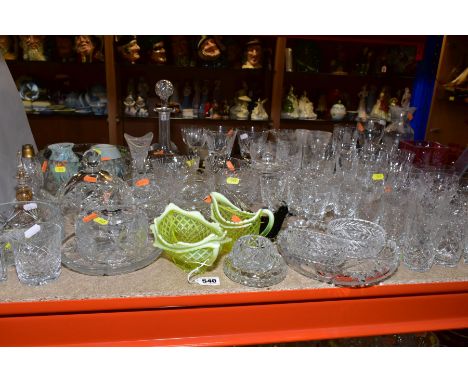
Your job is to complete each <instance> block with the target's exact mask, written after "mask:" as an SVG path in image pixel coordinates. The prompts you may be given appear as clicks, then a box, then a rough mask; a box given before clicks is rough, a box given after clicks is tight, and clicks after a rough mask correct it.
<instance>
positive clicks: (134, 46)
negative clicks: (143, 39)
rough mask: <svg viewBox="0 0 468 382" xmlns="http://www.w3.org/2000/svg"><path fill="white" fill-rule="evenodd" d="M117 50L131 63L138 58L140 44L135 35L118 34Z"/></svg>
mask: <svg viewBox="0 0 468 382" xmlns="http://www.w3.org/2000/svg"><path fill="white" fill-rule="evenodd" d="M117 51H118V52H119V54H120V57H121V58H122V59H123V60H125V61H128V62H130V63H131V64H134V63H135V62H137V61H138V60H139V59H140V46H139V45H138V42H137V38H136V36H120V37H119V39H118V40H117Z"/></svg>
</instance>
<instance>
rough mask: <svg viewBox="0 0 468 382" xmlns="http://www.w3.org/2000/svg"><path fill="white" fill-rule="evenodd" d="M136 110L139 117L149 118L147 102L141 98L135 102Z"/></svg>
mask: <svg viewBox="0 0 468 382" xmlns="http://www.w3.org/2000/svg"><path fill="white" fill-rule="evenodd" d="M135 108H136V110H137V112H136V116H137V117H147V116H148V115H149V113H148V109H147V108H146V102H145V100H144V99H143V98H142V97H141V96H138V97H137V100H136V102H135Z"/></svg>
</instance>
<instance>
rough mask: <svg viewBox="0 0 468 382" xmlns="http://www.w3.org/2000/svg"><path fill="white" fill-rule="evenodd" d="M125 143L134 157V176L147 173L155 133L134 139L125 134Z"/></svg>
mask: <svg viewBox="0 0 468 382" xmlns="http://www.w3.org/2000/svg"><path fill="white" fill-rule="evenodd" d="M124 137H125V141H126V142H127V144H128V148H129V149H130V155H131V156H132V166H133V172H134V174H135V175H136V174H142V173H145V172H146V158H147V156H148V151H149V148H150V145H151V141H152V140H153V133H152V132H149V133H147V134H145V135H143V136H142V137H133V136H131V135H129V134H127V133H124Z"/></svg>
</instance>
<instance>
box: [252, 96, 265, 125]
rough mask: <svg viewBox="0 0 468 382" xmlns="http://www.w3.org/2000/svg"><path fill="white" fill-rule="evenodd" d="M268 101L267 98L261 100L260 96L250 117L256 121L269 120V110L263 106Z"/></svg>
mask: <svg viewBox="0 0 468 382" xmlns="http://www.w3.org/2000/svg"><path fill="white" fill-rule="evenodd" d="M266 101H267V99H266V98H265V99H264V100H263V101H262V100H260V98H259V99H258V101H257V102H256V105H255V107H254V109H253V110H252V115H251V116H250V119H252V120H254V121H266V120H268V114H267V112H266V110H265V107H264V106H263V105H265V102H266Z"/></svg>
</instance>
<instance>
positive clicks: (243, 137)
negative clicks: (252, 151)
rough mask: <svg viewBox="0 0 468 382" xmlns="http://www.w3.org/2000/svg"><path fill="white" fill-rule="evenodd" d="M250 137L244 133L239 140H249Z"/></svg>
mask: <svg viewBox="0 0 468 382" xmlns="http://www.w3.org/2000/svg"><path fill="white" fill-rule="evenodd" d="M248 137H249V136H248V134H246V133H244V134H242V135H241V136H240V137H239V138H240V139H247V138H248Z"/></svg>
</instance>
